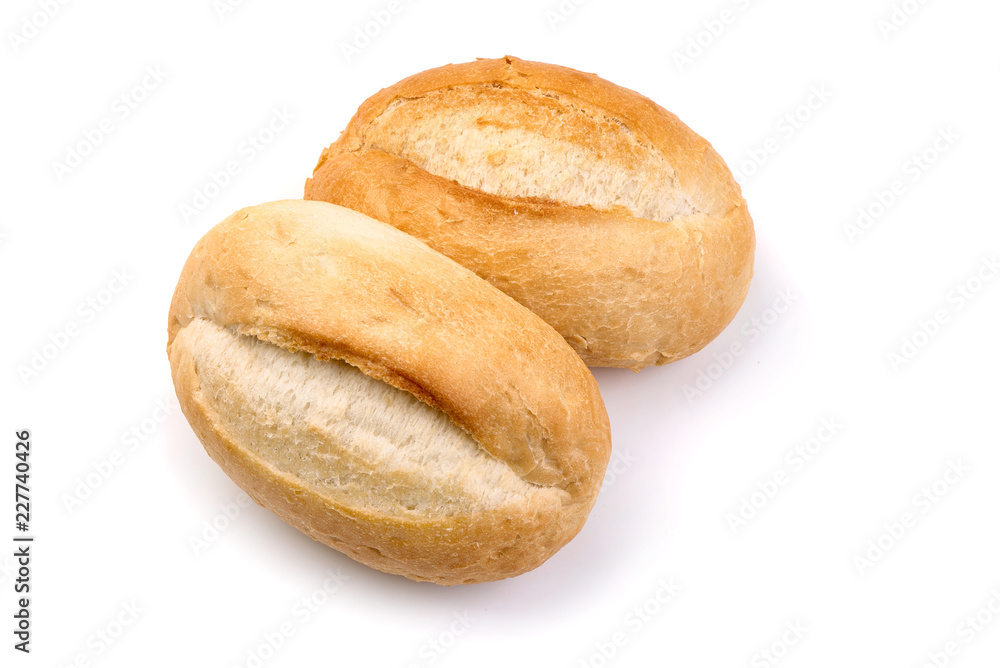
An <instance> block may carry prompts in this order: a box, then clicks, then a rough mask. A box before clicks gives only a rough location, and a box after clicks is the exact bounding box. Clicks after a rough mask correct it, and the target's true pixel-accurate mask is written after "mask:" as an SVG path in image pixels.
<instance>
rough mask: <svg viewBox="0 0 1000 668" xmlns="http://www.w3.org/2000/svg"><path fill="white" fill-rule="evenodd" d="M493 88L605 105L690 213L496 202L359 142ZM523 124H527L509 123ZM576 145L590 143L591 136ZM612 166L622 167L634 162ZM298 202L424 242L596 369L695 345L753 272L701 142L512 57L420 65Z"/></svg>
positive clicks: (674, 125) (363, 118) (613, 89)
mask: <svg viewBox="0 0 1000 668" xmlns="http://www.w3.org/2000/svg"><path fill="white" fill-rule="evenodd" d="M496 85H500V86H504V87H509V88H511V89H524V90H544V91H546V92H551V93H554V94H558V95H559V96H565V98H566V99H567V100H576V101H581V102H582V103H585V104H587V105H590V106H592V107H594V108H599V109H601V110H603V111H604V112H605V113H606V114H607V115H608V116H609V118H611V119H616V120H617V122H620V123H621V124H622V125H625V126H627V127H628V128H629V129H630V131H631V132H632V133H634V134H635V136H636V137H638V138H640V139H641V140H642V142H643V143H644V144H648V145H649V146H652V147H653V150H655V151H656V152H658V153H659V155H662V157H663V158H665V159H666V161H667V162H668V163H669V165H670V167H671V168H672V173H671V174H669V175H668V176H669V178H670V180H671V182H672V183H675V184H676V187H677V188H678V189H679V192H681V193H682V194H683V196H684V198H685V200H686V203H687V204H688V205H689V208H690V210H689V211H685V213H683V214H682V215H678V216H676V217H674V218H672V219H671V220H665V221H654V220H650V219H648V218H644V217H641V216H638V215H635V214H634V213H632V212H630V211H629V210H626V209H623V208H621V207H603V208H598V207H595V206H590V205H582V206H581V205H571V204H567V203H565V202H562V201H553V200H551V199H545V198H540V197H520V196H509V195H498V194H491V193H488V192H484V191H482V190H480V189H477V188H471V187H466V186H463V185H461V184H459V183H457V182H456V181H453V180H449V179H446V178H444V177H442V176H438V175H435V174H432V173H430V172H428V171H425V170H424V169H422V168H421V167H419V166H418V165H416V164H414V162H412V161H410V160H407V159H405V158H404V157H401V156H399V155H395V154H392V153H390V152H387V151H384V150H381V149H380V148H379V147H378V146H374V145H373V142H372V141H370V140H369V138H368V137H366V133H369V132H373V130H372V127H373V126H374V124H375V123H376V122H377V121H378V120H379V119H380V118H381V117H382V116H383V114H385V113H386V110H387V109H389V108H390V107H391V105H393V104H397V103H399V102H400V101H406V100H409V99H416V98H420V97H421V96H426V95H428V94H429V93H431V92H435V91H441V90H446V89H453V88H459V87H470V86H471V87H476V86H483V87H485V86H496ZM445 111H446V109H444V108H442V109H441V110H440V112H441V113H444V112H445ZM518 122H522V123H527V122H528V119H526V118H521V119H519V118H513V119H511V123H512V124H514V125H516V124H517V123H518ZM532 122H534V121H532ZM567 141H569V139H567ZM572 141H576V142H578V143H579V144H580V145H581V146H584V147H587V148H593V146H594V142H593V141H592V140H589V139H587V137H586V136H584V137H583V138H581V137H579V136H574V137H573V138H572ZM513 149H516V147H512V150H513ZM612 157H615V156H612ZM617 158H618V159H619V162H620V163H621V164H622V165H626V166H627V165H628V164H629V163H630V160H633V159H632V158H631V157H630V156H627V155H620V156H617ZM569 167H570V168H572V166H569ZM586 177H587V175H586V174H584V178H586ZM305 197H306V199H314V200H323V201H328V202H333V203H336V204H340V205H343V206H347V207H350V208H353V209H356V210H358V211H361V212H363V213H365V214H367V215H370V216H372V217H375V218H377V219H379V220H382V221H384V222H387V223H389V224H391V225H393V226H394V227H397V228H399V229H401V230H403V231H405V232H407V233H408V234H412V235H414V236H416V237H418V238H420V239H422V240H424V241H425V242H427V243H428V245H430V246H431V247H432V248H434V249H436V250H438V251H440V252H442V253H443V254H445V255H447V256H449V257H451V258H452V259H454V260H456V261H457V262H459V263H460V264H462V265H464V266H466V267H469V268H470V269H472V270H473V271H475V272H476V273H477V274H479V275H480V276H482V277H483V278H485V279H486V280H488V281H489V282H491V283H492V284H493V285H495V286H496V287H498V288H500V289H501V290H503V291H504V292H506V293H507V294H509V295H511V296H512V297H514V298H515V299H516V300H517V301H518V302H520V303H522V304H524V305H525V306H527V307H528V308H529V309H531V310H532V311H534V312H535V313H537V314H538V315H540V316H541V317H542V318H543V319H544V320H545V321H546V322H548V323H549V324H551V325H552V326H553V327H554V328H555V329H556V330H557V331H559V332H560V333H561V334H562V335H563V336H564V337H565V338H566V339H567V341H569V343H570V344H571V345H572V346H573V348H574V349H575V350H576V351H577V352H578V353H579V354H580V356H581V357H582V358H583V359H584V361H585V362H586V363H587V364H589V365H591V366H617V367H626V368H632V369H640V368H643V367H645V366H648V365H650V364H664V363H667V362H671V361H675V360H678V359H681V358H683V357H686V356H687V355H690V354H692V353H694V352H696V351H698V350H700V349H701V348H703V347H704V346H705V345H707V344H708V342H710V341H711V340H712V339H714V338H715V337H716V336H717V335H718V334H719V333H720V332H721V331H722V330H723V329H724V328H725V327H726V326H727V325H728V324H729V323H730V322H731V321H732V319H733V318H734V317H735V315H736V313H737V311H738V310H739V308H740V306H741V305H742V303H743V300H744V299H745V297H746V294H747V291H748V289H749V284H750V279H751V276H752V273H753V255H754V248H755V237H754V230H753V222H752V220H751V218H750V215H749V212H748V210H747V207H746V202H745V201H744V200H743V197H742V195H741V193H740V188H739V186H738V185H737V184H736V182H735V181H734V179H733V178H732V175H731V173H730V171H729V169H728V168H727V167H726V165H725V162H724V161H723V160H722V158H721V157H720V156H719V154H718V153H717V152H716V151H715V150H714V149H713V148H712V147H711V145H710V144H709V143H708V142H707V141H705V140H704V139H702V138H701V137H700V136H698V135H697V134H695V133H694V132H693V131H692V130H691V129H690V128H688V127H687V126H686V125H684V123H682V122H681V121H680V120H679V119H678V118H677V117H676V116H675V115H673V114H671V113H670V112H668V111H666V110H665V109H663V108H662V107H660V106H658V105H657V104H655V103H654V102H652V101H651V100H649V99H648V98H646V97H643V96H642V95H640V94H638V93H636V92H634V91H631V90H628V89H626V88H622V87H620V86H616V85H614V84H612V83H610V82H608V81H605V80H604V79H601V78H599V77H597V76H595V75H592V74H586V73H583V72H578V71H576V70H571V69H568V68H564V67H559V66H554V65H547V64H544V63H535V62H530V61H524V60H520V59H517V58H512V57H506V58H501V59H495V60H478V61H475V62H472V63H464V64H460V65H447V66H445V67H441V68H437V69H433V70H428V71H426V72H422V73H419V74H417V75H414V76H412V77H409V78H407V79H405V80H403V81H401V82H399V83H397V84H395V85H393V86H390V87H389V88H386V89H384V90H382V91H380V92H378V93H376V94H375V95H374V96H372V97H371V98H370V99H369V100H367V101H366V102H365V103H364V104H363V105H362V106H361V107H360V109H359V110H358V112H357V114H356V115H355V116H354V118H353V119H352V120H351V122H350V123H349V124H348V126H347V129H346V130H345V131H344V133H343V135H342V136H341V137H340V139H339V140H338V141H336V142H335V143H334V144H332V145H331V146H329V147H328V148H327V149H325V150H324V151H323V153H322V155H321V156H320V159H319V162H318V163H317V165H316V168H315V170H314V172H313V176H312V178H310V179H308V180H307V181H306V187H305Z"/></svg>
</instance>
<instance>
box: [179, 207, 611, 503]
mask: <svg viewBox="0 0 1000 668" xmlns="http://www.w3.org/2000/svg"><path fill="white" fill-rule="evenodd" d="M195 318H207V319H209V320H211V321H213V322H214V323H216V324H217V325H220V326H222V327H229V328H231V329H233V330H234V331H236V332H238V333H240V334H245V335H250V336H256V337H258V338H260V339H262V340H265V341H268V342H270V343H273V344H275V345H278V346H281V347H283V348H286V349H288V350H292V351H304V352H308V353H310V354H312V355H314V356H316V357H317V358H319V359H340V360H344V361H346V362H348V363H350V364H352V365H354V366H356V367H357V368H359V369H360V370H361V371H363V372H364V373H366V374H367V375H369V376H372V377H374V378H377V379H379V380H382V381H385V382H387V383H389V384H391V385H393V386H395V387H397V388H399V389H402V390H405V391H408V392H410V393H412V394H413V395H414V396H416V397H417V398H418V399H420V400H422V401H423V402H425V403H427V404H429V405H431V406H433V407H435V408H438V409H440V410H442V411H443V412H444V413H446V414H447V415H448V416H449V417H450V418H451V419H452V420H453V421H454V422H455V423H456V424H458V425H459V426H460V427H462V428H463V429H464V430H465V431H466V432H468V433H469V434H470V435H471V436H472V437H473V438H474V439H475V440H476V441H477V442H478V443H479V444H480V446H481V447H482V448H483V449H484V450H485V451H487V452H488V453H490V454H491V455H493V456H494V457H496V458H497V459H499V460H500V461H503V462H505V463H506V464H507V465H508V466H510V467H511V469H512V470H513V471H514V472H515V473H517V474H518V475H519V476H521V477H522V478H523V479H524V480H526V481H527V482H530V483H533V484H537V485H545V486H557V487H560V488H562V489H565V490H566V491H567V492H569V493H570V494H571V495H573V496H586V497H589V496H592V495H593V494H594V493H596V489H597V487H599V485H600V480H601V478H602V477H603V474H604V465H605V463H606V461H607V458H608V453H609V449H610V437H609V429H608V422H607V414H606V412H605V410H604V405H603V402H602V401H601V399H600V395H599V392H598V389H597V384H596V382H595V381H594V379H593V376H592V375H591V374H590V372H589V371H588V370H587V368H586V367H585V366H584V364H583V363H582V362H581V360H580V359H579V358H578V357H577V356H576V354H575V353H574V352H573V351H572V349H571V348H570V347H569V345H568V344H567V343H566V342H565V341H564V340H563V339H562V337H560V336H559V334H558V333H556V331H555V330H553V329H552V328H551V327H549V326H548V325H547V324H545V323H544V322H543V321H542V320H541V319H539V318H538V317H537V316H535V315H534V314H532V313H531V312H529V311H528V310H527V309H525V308H524V307H522V306H520V305H519V304H517V303H516V302H515V301H514V300H513V299H511V298H509V297H507V296H506V295H504V294H503V293H501V292H500V291H499V290H496V289H495V288H493V287H492V286H490V285H489V284H488V283H486V282H485V281H483V280H481V279H479V278H478V277H476V276H475V275H474V274H473V273H471V272H470V271H468V270H466V269H464V268H463V267H461V266H460V265H458V264H456V263H455V262H453V261H451V260H449V259H447V258H445V257H444V256H443V255H440V254H439V253H437V252H435V251H433V250H431V249H430V248H428V247H427V246H426V245H424V244H423V243H421V242H420V241H418V240H416V239H414V238H412V237H410V236H408V235H406V234H404V233H402V232H400V231H398V230H396V229H395V228H393V227H391V226H389V225H386V224H383V223H380V222H378V221H375V220H373V219H371V218H368V217H367V216H364V215H362V214H359V213H356V212H354V211H351V210H349V209H344V208H342V207H338V206H334V205H332V204H327V203H324V202H308V201H300V200H287V201H281V202H272V203H268V204H262V205H259V206H255V207H249V208H246V209H242V210H240V211H238V212H236V213H235V214H233V215H232V216H230V217H229V218H227V219H226V220H224V221H223V222H222V223H220V224H219V225H217V226H216V227H215V228H213V229H212V230H211V231H210V232H209V233H208V234H206V235H205V237H203V238H202V239H201V241H199V242H198V244H197V246H196V247H195V249H194V251H193V252H192V254H191V256H190V258H189V259H188V261H187V264H186V265H185V266H184V270H183V272H182V275H181V279H180V281H179V283H178V286H177V290H176V292H175V294H174V298H173V301H172V303H171V309H170V320H169V325H168V329H169V343H168V346H169V345H170V343H172V342H173V340H174V338H175V337H176V335H177V333H178V332H179V331H180V330H181V329H182V328H183V327H185V326H186V325H187V324H188V323H190V322H191V321H192V320H193V319H195Z"/></svg>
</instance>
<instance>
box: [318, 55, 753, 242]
mask: <svg viewBox="0 0 1000 668" xmlns="http://www.w3.org/2000/svg"><path fill="white" fill-rule="evenodd" d="M497 89H507V90H508V93H507V94H502V93H501V92H499V91H498V90H497ZM511 90H513V91H518V90H519V91H523V92H524V93H525V94H527V93H529V92H530V93H531V94H532V95H533V99H532V100H531V101H530V102H526V103H525V104H518V100H517V96H514V95H511V94H510V92H509V91H511ZM443 91H449V94H455V95H461V94H462V93H463V92H465V93H468V94H469V95H474V96H478V97H479V99H478V100H477V102H476V103H475V104H472V105H470V104H469V100H464V99H456V100H447V101H445V100H440V101H431V102H429V105H430V106H429V107H428V108H429V109H431V110H432V111H433V112H434V113H435V114H436V115H443V116H444V117H445V120H446V121H447V116H448V114H452V113H455V111H456V110H460V109H464V108H468V107H470V106H472V107H475V110H476V111H477V113H479V114H481V117H480V118H478V119H475V123H474V125H475V126H476V127H478V128H482V127H483V126H486V125H494V126H497V127H499V128H500V129H501V130H503V131H504V132H505V133H506V136H507V138H509V133H510V131H512V130H520V129H528V130H532V131H534V132H535V133H536V134H537V135H543V136H545V137H546V138H548V139H550V140H560V141H567V142H569V143H571V144H574V145H576V146H577V147H584V148H587V147H590V148H593V149H595V150H596V151H597V152H598V153H599V154H600V155H601V157H602V158H606V159H608V160H610V161H612V162H615V163H617V164H618V165H619V166H620V167H622V168H623V169H624V170H627V171H628V172H630V173H632V174H633V175H635V174H638V175H639V177H640V178H646V177H647V176H649V177H650V178H649V179H648V180H649V181H650V183H649V184H645V183H644V184H640V186H644V185H651V186H654V188H655V190H657V191H658V194H659V196H669V195H670V194H671V193H670V191H672V190H674V189H675V188H674V187H676V190H677V191H678V192H679V194H680V195H681V196H682V198H683V201H681V202H672V204H675V205H676V213H677V214H678V215H686V214H692V213H703V214H707V215H709V216H712V217H716V218H726V217H727V216H728V215H729V214H730V212H731V211H732V210H733V209H734V208H736V207H738V206H740V205H741V204H742V202H743V199H742V196H741V194H740V191H739V186H738V185H737V184H736V182H735V181H734V180H733V178H732V174H731V173H730V171H729V168H728V167H727V166H726V164H725V162H724V161H723V160H722V158H721V156H719V154H718V153H717V152H716V151H715V150H714V149H713V148H712V146H711V144H709V143H708V142H707V141H705V139H703V138H702V137H700V136H699V135H698V134H697V133H695V132H694V131H693V130H691V129H690V128H689V127H688V126H687V125H685V124H684V123H683V122H682V121H681V120H680V119H679V118H678V117H677V116H676V115H674V114H672V113H671V112H669V111H667V110H666V109H664V108H663V107H661V106H660V105H658V104H656V103H655V102H653V101H652V100H650V99H649V98H647V97H645V96H643V95H641V94H639V93H637V92H636V91H633V90H630V89H628V88H624V87H622V86H618V85H616V84H613V83H611V82H610V81H607V80H605V79H602V78H601V77H598V76H597V75H594V74H588V73H585V72H580V71H578V70H574V69H571V68H567V67H561V66H558V65H550V64H547V63H538V62H532V61H527V60H521V59H520V58H514V57H512V56H507V57H505V58H497V59H480V60H476V61H473V62H469V63H461V64H451V65H445V66H443V67H438V68H435V69H431V70H427V71H424V72H420V73H418V74H415V75H413V76H411V77H408V78H406V79H403V80H402V81H400V82H399V83H397V84H395V85H393V86H390V87H388V88H385V89H383V90H381V91H379V92H378V93H376V94H375V95H373V96H372V97H371V98H369V99H368V100H367V101H366V102H365V103H364V104H363V105H362V106H361V107H360V108H359V109H358V112H357V114H356V115H355V116H354V118H352V119H351V122H350V124H349V125H348V127H347V129H346V130H345V132H344V135H343V136H342V137H341V138H340V140H339V141H338V145H339V146H340V149H341V150H344V151H356V150H360V149H362V148H365V147H374V148H379V149H381V150H385V151H386V152H388V153H391V154H393V155H399V156H400V157H405V158H409V159H411V160H412V159H413V157H414V156H412V155H406V153H407V149H409V150H411V151H413V150H416V151H415V152H419V147H415V146H413V145H412V142H411V143H410V144H409V145H406V144H405V141H406V139H407V138H406V137H405V136H400V135H399V134H396V136H395V137H391V136H388V135H389V134H392V131H393V130H398V131H401V132H402V133H404V135H405V134H410V135H412V134H413V133H414V129H413V125H414V121H416V122H424V121H425V120H426V118H427V117H428V114H421V113H420V105H416V104H414V103H415V102H417V101H419V100H421V98H424V97H426V96H429V95H432V94H434V93H440V92H443ZM491 92H494V93H495V94H494V95H489V94H490V93H491ZM546 98H548V99H546ZM544 104H549V105H552V106H553V107H562V109H554V110H553V111H554V113H553V111H549V110H546V109H544V108H543V105H544ZM408 107H414V111H416V113H415V114H413V115H412V117H406V118H400V119H391V118H389V117H390V116H392V115H393V114H396V113H402V112H405V110H406V109H407V108H408ZM532 107H534V110H532ZM567 110H572V111H574V112H579V113H578V114H574V115H586V116H589V117H590V118H589V122H586V121H584V122H577V123H571V122H569V121H568V120H567V119H568V118H570V117H571V115H569V114H566V113H565V112H566V111H567ZM554 117H559V123H558V124H554V123H553V118H554ZM564 117H565V118H564ZM400 121H402V122H400ZM457 131H458V128H455V127H454V125H453V131H452V132H451V134H456V132H457ZM619 133H623V134H625V135H628V137H629V139H630V140H631V141H624V140H622V141H618V142H614V143H612V144H608V145H604V143H606V142H607V141H608V138H609V137H611V138H613V137H614V136H615V135H617V134H619ZM438 134H440V133H438ZM393 139H396V140H402V142H403V144H402V145H401V144H400V141H397V142H395V144H394V142H393V141H392V140H393ZM411 139H412V137H411ZM451 141H454V138H452V140H451ZM630 144H631V146H630ZM447 148H448V147H447V146H446V145H445V142H442V141H437V142H435V143H434V145H433V146H427V147H426V150H425V151H424V153H425V154H433V153H434V152H440V151H442V150H445V149H447ZM456 148H457V149H458V150H459V151H465V152H468V151H469V149H470V148H475V147H472V146H470V145H469V142H465V143H464V144H463V145H461V146H459V147H456ZM510 148H511V151H510V152H509V153H507V154H506V155H505V156H503V159H509V157H510V155H511V154H512V153H516V152H518V151H523V150H524V147H519V146H510ZM630 149H631V150H630ZM543 153H544V154H547V155H549V157H550V165H548V166H546V167H548V168H547V169H545V171H546V177H547V179H551V178H553V177H554V176H555V177H558V174H556V173H555V172H557V171H558V167H559V165H558V164H555V163H557V162H558V161H552V157H554V156H552V155H551V154H552V147H548V148H546V150H545V151H543ZM649 153H655V154H657V155H656V156H655V157H657V158H662V159H663V160H662V162H661V163H660V162H657V161H652V162H649V164H646V165H643V164H641V163H642V162H643V161H644V160H646V159H648V158H649V157H650V156H649V155H648V154H649ZM456 157H457V158H458V160H459V161H460V162H462V163H463V164H462V169H471V168H472V167H473V166H474V163H475V162H476V160H475V156H473V155H468V154H467V155H466V156H465V159H464V160H462V158H461V156H456ZM486 158H487V159H486V161H485V165H486V166H488V167H490V168H491V169H493V170H494V171H501V172H502V171H503V170H502V169H500V170H498V167H501V165H498V164H497V161H498V160H499V159H500V158H499V157H494V156H491V155H487V156H486ZM323 159H324V158H323V157H321V158H320V162H319V165H317V167H316V170H317V171H318V169H319V167H320V165H322V163H323ZM578 160H579V155H576V156H574V163H573V164H578ZM413 161H414V162H416V163H417V164H420V161H419V160H413ZM491 161H492V163H493V164H490V162H491ZM501 164H502V163H501ZM422 166H424V165H422ZM438 166H441V163H438ZM424 167H425V168H428V167H430V168H428V171H430V172H431V173H435V174H438V175H442V176H445V177H446V178H453V179H454V180H456V181H459V182H462V181H463V180H464V179H462V178H454V174H446V173H439V172H442V171H444V170H441V169H435V168H433V167H431V166H424ZM643 168H648V169H643ZM608 171H611V170H608ZM657 171H658V172H659V174H656V173H655V172H657ZM516 175H517V173H516V172H512V173H511V176H512V177H513V176H516ZM528 176H530V174H529V175H528ZM602 176H604V175H602ZM611 176H612V175H611V174H608V175H607V177H611ZM664 177H666V178H665V179H664ZM588 178H589V179H590V180H591V181H594V178H593V175H589V176H588ZM664 181H666V182H667V183H669V186H670V187H665V183H664ZM463 185H466V186H469V187H480V188H481V189H482V187H483V184H482V183H479V184H476V185H473V184H471V183H463ZM617 185H618V188H617V189H616V192H619V193H620V192H622V191H624V190H626V189H627V187H628V184H617ZM592 187H593V186H592V185H589V186H588V188H592ZM487 190H488V189H487ZM494 194H499V195H510V194H511V193H507V192H502V191H501V192H497V193H494ZM520 194H521V195H522V196H532V195H531V192H530V189H528V192H522V193H520ZM587 194H589V195H590V197H591V201H590V202H589V203H590V204H592V205H594V206H595V207H596V208H599V209H600V208H610V207H606V206H605V207H602V206H601V202H595V201H593V200H594V194H595V193H594V192H593V191H592V190H591V191H590V192H589V193H587ZM549 199H553V200H559V201H562V202H564V203H568V204H582V203H584V202H581V201H572V198H566V197H558V196H555V197H550V198H549ZM598 199H599V198H598ZM637 208H638V210H633V214H634V215H638V216H640V217H645V218H651V219H660V218H661V217H660V216H657V215H649V214H650V213H651V212H658V211H659V210H658V207H656V206H655V205H652V204H651V205H650V206H647V207H637ZM661 222H664V221H662V220H661Z"/></svg>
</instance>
